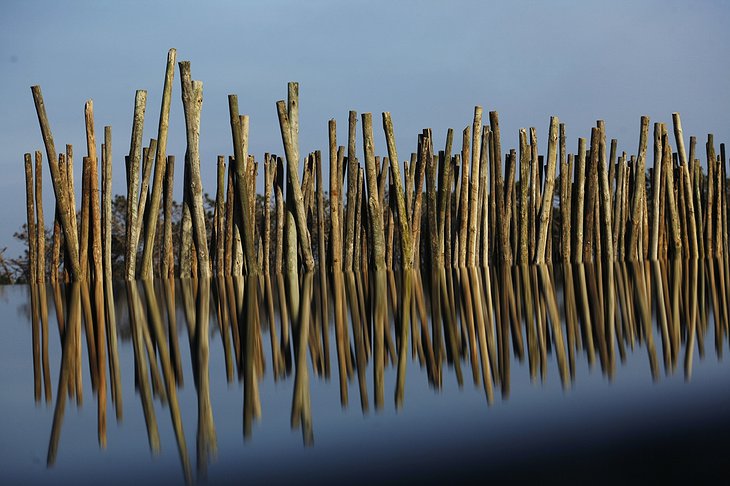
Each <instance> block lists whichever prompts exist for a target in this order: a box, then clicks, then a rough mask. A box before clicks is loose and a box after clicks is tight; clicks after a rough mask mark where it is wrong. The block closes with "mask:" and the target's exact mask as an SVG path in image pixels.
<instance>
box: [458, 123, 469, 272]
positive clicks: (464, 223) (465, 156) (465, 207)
mask: <svg viewBox="0 0 730 486" xmlns="http://www.w3.org/2000/svg"><path fill="white" fill-rule="evenodd" d="M470 138H471V129H470V128H469V127H468V126H467V127H466V128H464V131H463V133H462V145H461V160H462V170H461V195H460V197H459V200H460V203H459V205H460V206H461V208H460V211H459V266H460V267H465V266H466V265H467V246H468V243H467V239H468V222H469V163H470V161H471V158H470V157H471V156H470V153H471V150H470V147H471V145H470Z"/></svg>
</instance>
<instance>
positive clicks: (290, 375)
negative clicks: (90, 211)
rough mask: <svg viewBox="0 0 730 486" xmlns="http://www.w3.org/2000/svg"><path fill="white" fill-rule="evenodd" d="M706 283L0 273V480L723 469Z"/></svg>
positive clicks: (646, 270)
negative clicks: (52, 277) (32, 277)
mask: <svg viewBox="0 0 730 486" xmlns="http://www.w3.org/2000/svg"><path fill="white" fill-rule="evenodd" d="M727 289H728V274H727V271H726V266H725V264H724V262H716V261H706V262H679V261H677V262H668V263H666V264H658V263H654V264H649V263H646V264H642V265H639V264H637V265H630V264H629V265H623V264H617V265H615V266H613V267H611V268H608V267H606V268H601V267H600V266H565V267H563V266H559V265H556V266H554V267H552V266H543V267H526V268H518V267H513V268H492V269H490V270H489V271H477V270H470V271H467V270H461V271H458V270H457V271H454V272H453V273H450V272H449V273H441V274H437V275H435V276H432V275H426V274H417V273H410V274H391V273H382V274H370V275H365V276H356V275H354V274H335V275H330V276H328V277H327V278H322V276H321V275H319V274H318V275H305V276H299V277H296V276H293V277H292V276H278V277H274V276H272V277H270V278H269V277H266V278H263V277H262V278H258V279H228V280H225V279H220V280H212V281H210V282H208V281H169V282H167V281H155V282H136V283H132V284H127V283H124V282H115V283H114V284H113V285H112V283H111V282H108V283H107V285H106V286H105V285H102V284H101V283H100V284H99V285H98V286H95V285H93V284H92V285H91V286H79V285H67V286H53V285H44V286H10V287H2V288H0V316H1V320H2V324H1V325H0V363H2V366H0V385H2V393H1V394H0V416H2V420H0V481H2V483H4V484H17V483H32V484H35V483H54V484H58V483H62V484H65V483H77V484H89V483H99V482H102V483H113V484H114V483H133V482H137V483H140V482H141V483H148V482H156V481H165V482H170V481H172V482H178V483H184V482H186V481H187V482H191V483H194V482H210V483H224V482H242V481H247V482H248V481H252V482H267V483H290V482H292V481H298V482H315V481H318V482H321V481H324V482H337V483H341V482H344V481H347V482H349V483H370V482H375V481H377V482H380V483H383V482H385V483H391V482H392V483H402V482H403V481H406V480H410V481H413V480H417V481H419V482H421V483H442V482H445V481H448V482H453V481H456V482H460V483H463V482H478V483H484V482H486V481H489V480H493V479H497V480H516V481H534V480H540V481H542V482H586V481H590V482H615V481H640V482H645V481H651V480H656V479H659V478H664V479H670V480H678V479H680V478H687V479H690V480H698V479H699V480H709V479H712V480H718V479H722V478H723V477H724V475H725V474H726V467H725V464H726V458H727V453H728V452H729V451H730V447H728V445H727V444H728V440H727V437H728V432H730V387H729V386H728V381H729V380H728V377H730V369H729V367H728V365H727V362H726V361H724V360H723V359H722V358H723V355H724V354H725V353H727V352H728V310H729V309H728V290H727ZM325 310H326V312H325Z"/></svg>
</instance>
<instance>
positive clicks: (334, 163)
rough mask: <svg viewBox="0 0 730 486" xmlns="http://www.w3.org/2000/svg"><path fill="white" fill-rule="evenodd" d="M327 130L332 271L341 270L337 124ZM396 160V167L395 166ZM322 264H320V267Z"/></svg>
mask: <svg viewBox="0 0 730 486" xmlns="http://www.w3.org/2000/svg"><path fill="white" fill-rule="evenodd" d="M327 127H328V129H329V157H330V224H331V226H330V248H331V249H332V250H331V251H332V258H331V260H332V270H333V271H335V272H339V271H341V270H342V239H341V236H342V230H341V229H340V206H341V204H342V201H341V199H340V197H341V196H340V181H341V176H340V173H339V161H338V154H337V122H336V121H335V120H334V119H331V120H330V121H329V122H328V124H327ZM397 165H398V164H397V159H396V166H397ZM321 264H322V262H320V265H321Z"/></svg>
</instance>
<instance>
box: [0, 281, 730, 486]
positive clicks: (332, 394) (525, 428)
mask: <svg viewBox="0 0 730 486" xmlns="http://www.w3.org/2000/svg"><path fill="white" fill-rule="evenodd" d="M3 291H4V298H2V299H0V315H3V316H6V317H5V322H4V323H3V326H2V330H1V331H0V337H1V339H0V356H2V359H1V361H2V367H0V383H2V385H3V388H4V391H3V393H2V395H0V413H2V415H3V416H4V417H5V419H3V420H2V421H0V437H2V439H0V457H2V463H3V467H2V470H3V472H2V473H0V478H7V479H10V480H21V479H22V480H23V481H28V480H30V481H31V482H33V483H35V482H54V483H56V482H66V481H76V480H77V479H78V477H79V475H81V478H82V479H83V481H84V482H87V481H88V482H93V481H94V480H95V479H98V480H104V481H108V480H109V479H110V478H111V480H112V482H116V481H115V480H120V481H121V480H122V479H123V480H125V481H126V480H129V479H132V478H139V479H140V480H144V481H145V482H147V481H152V480H154V478H160V480H162V479H165V478H168V479H169V478H170V477H172V478H174V479H177V480H178V481H180V480H182V472H181V467H180V458H179V456H178V451H177V447H176V442H175V435H174V432H173V428H172V426H171V420H170V412H169V409H168V407H167V405H162V404H161V403H160V402H159V400H155V406H154V408H155V414H156V419H157V424H158V429H159V434H160V442H161V444H162V447H161V453H160V454H159V456H156V457H153V456H152V454H151V452H150V449H149V446H148V442H147V428H146V425H145V420H144V416H143V413H142V407H141V406H140V401H139V400H140V395H139V393H138V392H135V391H134V390H135V374H134V367H133V364H134V353H133V348H132V342H131V339H130V338H129V337H126V338H124V339H120V341H119V348H118V350H119V362H120V363H121V379H122V389H123V392H122V397H123V403H124V405H123V412H124V418H123V421H122V422H121V423H117V422H116V421H115V419H114V410H113V405H112V403H111V400H109V403H108V405H107V421H108V446H107V449H106V450H100V449H99V446H98V443H97V430H96V427H97V416H96V414H97V409H96V398H95V396H94V395H93V394H92V391H91V383H90V380H89V372H88V358H87V354H86V345H85V343H84V344H83V345H82V353H83V370H84V371H83V380H84V383H83V385H84V397H83V406H82V407H80V408H78V407H76V405H75V400H73V399H69V400H68V401H67V403H66V410H65V416H64V419H63V427H62V432H61V439H60V445H59V448H58V456H57V458H56V461H55V464H54V465H53V467H52V468H50V469H47V468H46V464H45V462H46V453H47V448H48V440H49V436H50V430H51V425H52V420H53V406H52V405H53V404H45V403H39V404H37V405H34V404H33V369H32V355H31V349H32V341H31V335H30V334H31V333H30V329H31V326H30V324H29V317H28V315H27V314H26V313H25V312H26V311H23V310H22V309H21V308H22V306H27V304H28V299H29V292H28V289H27V287H21V286H17V287H6V288H4V289H3ZM48 291H49V294H48V297H49V316H50V322H49V329H50V337H49V348H48V353H49V361H50V365H51V380H52V383H53V399H54V403H55V400H56V398H57V397H56V394H57V388H56V387H57V380H58V375H59V365H60V362H61V346H60V343H59V337H58V329H57V327H56V323H55V310H54V309H53V305H52V295H51V293H50V287H49V288H48ZM176 294H177V298H178V305H180V298H181V296H180V292H177V293H176ZM329 298H330V305H331V302H332V300H331V299H332V294H331V293H330V294H329ZM115 299H116V301H117V306H118V308H119V307H124V306H125V305H126V302H127V300H126V298H125V296H124V295H123V294H121V295H115ZM558 299H562V295H559V296H558ZM213 302H214V301H213ZM123 315H124V314H123V313H121V312H117V316H118V325H119V326H120V328H121V327H124V326H126V325H127V324H126V323H123V322H122V321H123V320H124V319H126V317H122V316H123ZM330 315H331V314H330ZM389 317H390V319H391V321H392V316H389ZM561 317H563V316H562V305H561ZM709 318H710V324H709V326H708V329H707V334H706V335H705V337H704V339H705V343H704V345H705V356H704V358H700V356H699V353H698V352H697V350H695V354H694V356H693V372H692V377H691V380H690V381H689V382H686V381H685V378H684V374H683V368H682V366H683V362H682V359H683V358H684V344H685V343H684V342H683V348H682V351H681V353H680V357H679V360H678V365H677V368H676V369H675V370H674V372H673V373H671V374H669V375H667V374H666V373H665V370H664V368H663V366H661V367H660V373H659V377H658V380H657V381H654V380H653V379H652V374H651V370H650V366H649V358H648V356H647V349H646V346H645V344H644V343H641V344H640V343H638V342H637V343H636V344H635V347H634V349H633V350H631V349H630V348H627V353H626V359H625V362H623V363H622V362H621V360H620V358H619V356H618V353H616V372H615V375H614V378H613V379H612V380H609V379H608V378H607V377H606V376H604V374H603V373H602V371H601V367H600V362H599V360H598V357H597V358H596V362H595V363H594V364H593V366H592V367H589V365H588V363H587V360H586V355H585V351H583V352H577V353H576V357H575V378H574V380H573V381H572V382H571V383H570V384H569V389H567V390H564V388H563V385H562V384H561V381H560V377H559V376H560V375H559V369H558V365H557V364H556V361H557V360H556V356H555V353H554V350H553V351H552V352H550V354H549V355H548V361H547V364H548V370H547V379H546V380H545V381H544V382H542V381H541V380H540V377H539V375H538V378H537V380H536V382H534V383H531V381H530V378H529V376H530V370H529V366H528V363H527V356H525V358H524V360H523V361H522V362H520V361H519V360H518V359H517V357H516V356H514V355H511V357H510V378H511V380H510V389H509V397H508V398H506V399H504V398H503V397H502V395H501V393H500V389H499V388H495V401H494V403H493V404H492V405H491V406H488V405H487V403H486V398H485V394H484V390H483V388H482V387H481V379H479V380H478V384H477V385H474V384H473V382H472V377H471V372H470V369H469V366H470V363H469V361H468V359H466V360H464V359H463V358H462V362H461V364H462V372H463V374H464V384H463V386H461V387H459V385H458V383H457V380H456V376H455V373H454V369H453V367H450V366H447V365H446V364H445V363H444V365H443V366H444V368H443V372H442V385H441V389H440V390H436V389H434V388H433V386H432V385H430V384H429V382H428V377H427V374H426V369H425V366H424V367H421V366H420V365H419V363H418V361H417V360H413V359H412V358H411V354H410V352H411V351H410V348H409V349H408V363H407V376H406V384H405V399H404V404H403V408H402V409H401V410H399V411H396V408H395V403H394V397H395V389H396V372H397V368H396V367H395V366H390V365H388V366H386V368H385V371H384V406H383V409H382V410H377V411H376V410H375V399H374V375H373V373H374V371H373V366H372V356H373V355H371V356H370V360H369V362H368V368H367V371H366V386H367V393H368V402H369V410H368V411H367V412H366V413H364V414H363V412H362V411H361V405H360V396H359V387H358V382H357V375H356V373H355V376H353V377H352V379H351V381H350V382H349V388H348V391H349V404H348V407H347V408H346V409H345V410H343V409H342V407H341V406H340V391H339V385H338V374H337V373H338V371H337V365H338V361H337V350H336V345H335V342H336V341H335V333H334V326H333V325H331V326H330V366H331V376H330V378H329V380H325V379H324V378H322V377H319V376H317V375H316V374H315V373H314V370H313V369H312V363H311V360H310V358H309V357H308V367H309V390H310V394H311V411H312V424H313V435H314V446H313V447H304V446H303V442H302V432H301V430H292V428H291V426H290V415H291V407H292V394H293V391H294V371H295V370H294V368H292V372H291V375H290V376H288V377H286V378H285V379H280V380H279V381H276V382H275V381H274V379H273V376H272V371H271V354H270V352H271V348H270V340H269V339H270V337H269V333H268V327H267V324H266V321H265V323H264V324H262V328H263V334H262V339H263V341H262V345H263V351H264V355H265V360H266V372H265V374H264V377H263V379H262V380H261V381H260V382H259V393H260V400H261V411H262V416H261V418H260V420H258V421H254V425H253V430H252V435H251V437H250V438H249V439H247V440H244V437H243V418H242V417H243V383H242V382H240V381H238V380H237V379H235V378H234V381H233V382H232V383H230V384H229V383H227V382H226V370H225V361H224V359H223V352H222V342H221V336H220V333H219V331H218V328H217V321H216V317H215V313H212V314H211V320H210V329H211V332H210V336H211V339H210V360H209V376H210V399H211V403H212V409H213V417H214V422H215V429H216V435H217V450H218V452H217V457H216V458H214V459H213V460H211V462H210V464H209V466H208V477H209V479H210V480H211V481H215V480H221V479H230V478H231V477H232V475H234V474H236V475H238V474H245V475H246V478H248V479H251V480H255V479H260V480H264V479H265V480H271V481H275V480H277V479H278V480H282V481H283V480H287V478H289V479H290V475H293V474H296V475H297V477H299V478H305V479H306V478H310V479H314V478H320V477H324V478H325V479H326V478H328V477H329V478H330V479H334V478H335V477H337V476H340V475H342V474H346V475H350V474H353V475H354V479H356V480H357V479H360V480H366V479H367V478H371V477H377V476H378V474H381V473H382V474H391V473H392V472H393V471H395V470H398V471H408V470H412V471H413V474H414V475H415V476H416V477H420V476H419V474H427V473H428V471H436V472H438V471H439V470H440V468H442V467H443V468H444V469H446V470H448V471H452V470H453V472H454V474H457V473H459V474H467V473H468V471H470V470H472V469H473V470H483V469H485V470H491V469H495V470H498V471H502V470H503V469H504V468H506V467H507V466H506V465H510V464H514V467H515V468H517V470H522V471H523V472H524V470H525V469H526V468H528V467H529V466H530V464H532V463H533V461H545V460H548V459H550V460H556V461H558V462H559V461H561V460H563V461H565V460H567V459H568V458H570V457H572V455H574V454H579V453H582V454H588V457H590V458H591V459H592V460H595V459H596V458H597V457H599V456H600V454H603V453H604V452H605V449H604V448H608V450H612V451H613V450H619V449H621V448H623V447H628V446H629V445H631V444H633V445H634V446H635V445H636V444H642V443H644V442H648V443H649V444H653V443H654V442H656V443H657V444H659V443H660V442H664V439H665V438H667V437H669V438H671V437H672V434H675V433H676V434H679V435H681V434H685V433H687V432H688V431H691V430H693V429H698V430H705V429H707V428H708V424H712V423H715V422H716V423H717V425H718V427H719V429H720V430H724V429H726V428H727V418H726V416H724V415H725V414H724V412H726V411H727V409H728V406H730V392H728V391H727V390H728V389H727V386H725V385H726V381H727V373H728V367H727V364H726V362H723V361H719V360H718V357H717V354H716V351H715V347H714V331H713V327H714V326H713V324H712V315H711V312H710V317H709ZM262 319H263V315H262ZM313 322H314V321H313ZM277 324H278V315H277ZM348 325H350V322H349V321H348ZM177 326H178V331H179V336H178V337H179V339H178V342H179V345H180V357H181V361H182V370H183V373H184V386H183V387H182V388H179V389H178V400H179V404H180V412H181V416H182V421H183V426H184V430H185V439H186V442H187V449H188V453H189V456H190V460H191V462H192V464H193V466H194V465H195V461H196V456H195V454H196V452H195V444H196V429H197V400H198V396H197V394H196V390H195V386H194V377H193V367H192V363H191V351H190V346H189V341H188V339H187V337H188V336H187V330H186V325H185V321H184V315H183V314H182V313H181V312H178V322H177ZM392 326H393V324H392V322H391V328H390V331H391V335H392V336H394V335H395V328H394V327H392ZM429 331H430V325H429ZM653 331H654V339H655V345H656V347H657V353H658V354H659V355H660V356H659V360H660V364H661V338H660V336H659V335H658V333H659V331H658V329H657V327H656V322H655V324H654V327H653ZM280 336H281V333H280V332H279V337H280ZM294 336H295V334H292V339H294ZM349 338H350V340H351V342H352V339H353V336H352V333H350V334H349ZM409 339H410V336H409ZM353 348H354V345H353ZM722 349H723V352H727V351H728V345H727V340H726V339H724V342H723V344H722ZM107 359H108V357H107ZM107 364H108V362H107ZM107 386H108V385H107ZM107 393H109V391H108V390H107ZM721 414H722V415H721ZM709 430H712V429H711V428H710V429H709ZM708 440H712V439H708ZM686 454H688V455H689V457H690V458H691V457H693V456H692V454H693V451H692V450H687V451H686ZM698 454H699V452H698ZM561 458H562V459H561ZM470 468H471V469H470ZM435 477H437V476H434V478H435ZM432 479H433V478H432Z"/></svg>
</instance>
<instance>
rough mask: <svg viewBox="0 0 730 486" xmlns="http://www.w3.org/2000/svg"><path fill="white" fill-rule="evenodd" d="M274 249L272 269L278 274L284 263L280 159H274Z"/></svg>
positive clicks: (281, 163) (281, 168)
mask: <svg viewBox="0 0 730 486" xmlns="http://www.w3.org/2000/svg"><path fill="white" fill-rule="evenodd" d="M274 198H275V203H276V248H275V249H274V269H275V271H276V273H277V274H280V273H281V271H282V269H283V265H284V264H283V262H284V164H283V162H282V160H281V157H277V158H276V187H275V189H274Z"/></svg>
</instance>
